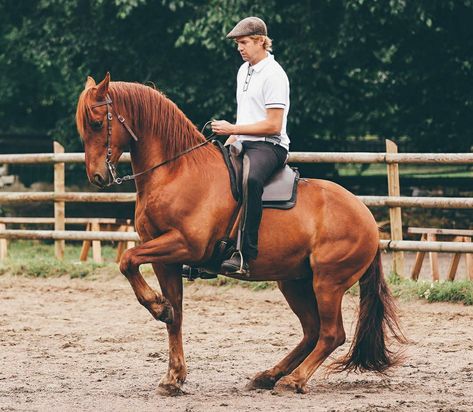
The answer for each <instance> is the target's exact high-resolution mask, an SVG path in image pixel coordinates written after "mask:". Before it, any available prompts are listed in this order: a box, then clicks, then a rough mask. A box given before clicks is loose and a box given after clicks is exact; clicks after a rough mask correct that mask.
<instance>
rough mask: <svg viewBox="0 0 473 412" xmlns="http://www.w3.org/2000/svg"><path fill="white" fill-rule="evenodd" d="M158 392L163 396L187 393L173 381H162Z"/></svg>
mask: <svg viewBox="0 0 473 412" xmlns="http://www.w3.org/2000/svg"><path fill="white" fill-rule="evenodd" d="M158 394H159V395H161V396H181V395H186V392H184V391H183V390H182V389H181V387H180V386H179V385H173V384H171V383H160V384H159V385H158Z"/></svg>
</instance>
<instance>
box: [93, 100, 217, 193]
mask: <svg viewBox="0 0 473 412" xmlns="http://www.w3.org/2000/svg"><path fill="white" fill-rule="evenodd" d="M105 105H106V106H107V152H106V156H105V163H106V164H107V168H108V171H109V173H110V176H111V177H112V181H111V182H109V183H108V184H107V185H106V186H107V187H108V186H112V185H113V184H117V185H121V184H122V183H123V182H126V181H128V180H134V179H135V178H137V177H138V176H141V175H144V174H146V173H149V172H151V171H152V170H154V169H157V168H158V167H161V166H164V165H165V164H168V163H170V162H172V161H174V160H176V159H178V158H179V157H181V156H183V155H185V154H187V153H189V152H192V151H193V150H195V149H197V148H199V147H202V146H204V145H206V144H207V143H209V142H210V141H211V140H212V139H213V137H214V136H215V133H212V134H211V135H210V136H209V137H207V138H206V139H205V140H204V141H203V142H201V143H199V144H197V145H195V146H192V147H190V148H189V149H186V150H184V151H182V152H180V153H178V154H177V155H175V156H173V157H171V158H170V159H167V160H165V161H163V162H161V163H158V164H157V165H154V166H152V167H150V168H149V169H146V170H144V171H142V172H138V173H134V174H132V175H125V176H123V177H119V176H118V173H117V169H116V166H115V164H114V163H113V162H112V147H111V140H112V119H113V115H112V113H113V114H115V116H116V117H117V120H118V121H119V122H120V123H121V124H122V125H123V127H124V128H125V129H126V130H127V132H128V133H129V134H130V135H131V137H132V138H133V139H134V140H135V141H136V142H137V141H138V137H137V136H136V134H135V133H134V132H133V130H132V129H131V127H130V126H129V125H128V124H127V122H126V120H125V118H124V117H123V116H121V115H120V114H118V113H117V112H116V111H115V109H114V108H113V107H112V99H111V98H110V96H109V95H108V94H107V96H106V97H105V100H103V101H101V102H97V103H94V104H92V105H91V108H95V107H99V106H105ZM209 123H210V121H209V122H207V123H206V124H205V125H204V127H203V129H205V127H207V125H208V124H209ZM203 129H202V130H203Z"/></svg>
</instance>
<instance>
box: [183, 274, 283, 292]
mask: <svg viewBox="0 0 473 412" xmlns="http://www.w3.org/2000/svg"><path fill="white" fill-rule="evenodd" d="M193 282H197V283H199V284H206V285H212V286H222V287H225V286H226V287H229V288H231V287H233V286H235V285H238V286H241V287H243V288H247V289H250V290H265V289H276V287H277V285H276V282H273V281H260V282H254V281H252V282H250V281H248V280H238V279H233V278H229V277H226V276H220V275H219V276H218V277H217V278H216V279H209V280H202V279H197V280H195V281H193ZM193 282H189V281H187V283H186V284H188V285H191V284H192V283H193Z"/></svg>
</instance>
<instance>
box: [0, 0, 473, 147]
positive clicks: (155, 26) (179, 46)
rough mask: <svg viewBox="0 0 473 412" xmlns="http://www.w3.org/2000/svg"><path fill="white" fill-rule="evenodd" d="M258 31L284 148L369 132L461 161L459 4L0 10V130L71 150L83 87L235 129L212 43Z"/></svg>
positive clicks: (113, 4)
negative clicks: (236, 30)
mask: <svg viewBox="0 0 473 412" xmlns="http://www.w3.org/2000/svg"><path fill="white" fill-rule="evenodd" d="M248 15H258V16H261V17H262V18H263V19H265V21H266V22H267V23H268V28H269V33H270V36H271V37H272V38H273V40H274V52H275V55H276V58H277V60H278V61H279V62H280V63H281V64H282V65H283V67H285V69H286V71H287V73H288V76H289V78H290V80H291V113H290V118H289V124H288V130H289V133H290V135H291V136H292V138H293V145H292V149H293V150H320V149H323V150H327V141H329V142H330V146H328V147H330V150H339V149H343V147H344V142H345V141H346V140H347V138H348V137H350V138H351V140H352V141H353V140H358V139H362V138H364V136H366V135H368V134H371V135H373V136H378V137H380V138H384V137H389V138H393V139H395V140H397V141H403V142H410V143H411V147H413V148H415V149H418V150H428V151H468V150H470V147H471V145H472V143H473V135H472V134H471V133H470V117H471V110H472V107H473V95H472V94H471V93H470V92H469V90H470V85H471V84H472V80H473V62H472V59H471V45H470V43H471V42H470V39H471V38H472V37H473V25H471V21H472V18H473V2H472V1H471V0H459V1H453V0H446V1H431V0H419V1H416V2H407V1H405V0H391V1H389V2H379V1H376V0H347V1H340V0H335V1H333V0H324V1H319V2H312V1H308V0H305V1H301V2H286V1H282V0H269V1H264V2H263V1H259V0H252V1H249V0H236V1H234V0H209V1H203V0H194V1H190V0H179V1H176V0H161V1H149V0H41V1H38V2H18V1H13V0H5V1H3V2H1V3H0V124H1V125H2V129H3V130H2V131H3V132H7V131H28V130H29V131H32V130H34V131H44V132H48V133H49V134H50V135H51V136H54V138H55V139H59V140H60V141H62V142H63V143H64V144H65V145H66V147H67V150H77V149H79V148H80V144H79V140H78V139H77V137H76V135H77V132H76V131H75V125H74V112H75V105H76V101H77V97H78V95H79V93H80V91H81V89H82V88H83V84H84V81H85V79H86V76H87V75H92V76H93V77H94V78H96V80H101V79H102V78H103V76H104V74H105V72H106V71H110V72H111V74H112V79H115V80H125V81H138V82H148V81H149V82H153V83H155V84H156V85H157V87H158V88H159V89H161V90H163V91H164V92H165V93H166V94H167V95H168V96H169V97H170V98H172V99H173V100H174V101H175V102H176V103H177V104H178V105H179V106H180V107H181V108H182V109H183V110H184V112H185V113H186V114H187V115H188V116H189V117H190V118H191V120H193V121H194V122H196V123H198V124H199V125H202V124H203V123H204V122H205V121H206V120H207V119H209V118H212V117H216V118H227V119H228V120H233V119H234V113H235V99H234V87H235V74H236V71H237V69H238V66H239V65H240V64H241V59H240V57H239V55H238V53H236V52H235V47H234V46H233V44H232V42H231V41H230V40H227V39H225V34H226V33H227V32H228V31H229V30H230V29H231V27H232V26H233V24H234V23H235V22H237V21H238V20H239V19H241V18H242V17H245V16H248Z"/></svg>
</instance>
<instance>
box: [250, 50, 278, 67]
mask: <svg viewBox="0 0 473 412" xmlns="http://www.w3.org/2000/svg"><path fill="white" fill-rule="evenodd" d="M272 60H274V56H273V55H272V54H271V53H268V54H267V55H266V57H265V58H264V59H263V60H261V61H260V62H258V63H256V64H255V65H254V66H250V67H251V68H252V69H253V70H254V71H255V72H260V71H261V70H263V69H264V68H265V67H266V66H267V65H268V63H270V62H271V61H272Z"/></svg>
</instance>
